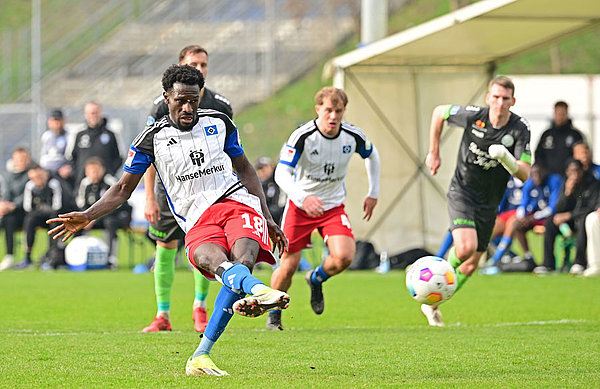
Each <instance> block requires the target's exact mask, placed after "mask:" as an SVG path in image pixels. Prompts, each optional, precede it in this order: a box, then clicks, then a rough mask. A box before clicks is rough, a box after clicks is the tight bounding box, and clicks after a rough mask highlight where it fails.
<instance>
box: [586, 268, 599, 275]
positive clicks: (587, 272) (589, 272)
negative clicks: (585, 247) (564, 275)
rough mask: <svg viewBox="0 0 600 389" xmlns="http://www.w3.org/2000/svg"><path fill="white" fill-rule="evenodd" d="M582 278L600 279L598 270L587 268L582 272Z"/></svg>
mask: <svg viewBox="0 0 600 389" xmlns="http://www.w3.org/2000/svg"><path fill="white" fill-rule="evenodd" d="M583 276H584V277H600V268H597V267H589V268H587V269H585V270H584V271H583Z"/></svg>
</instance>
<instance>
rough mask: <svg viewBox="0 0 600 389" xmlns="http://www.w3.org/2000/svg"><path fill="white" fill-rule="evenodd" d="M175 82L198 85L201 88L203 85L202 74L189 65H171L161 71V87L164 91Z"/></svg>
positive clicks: (171, 87)
mask: <svg viewBox="0 0 600 389" xmlns="http://www.w3.org/2000/svg"><path fill="white" fill-rule="evenodd" d="M176 82H180V83H182V84H185V85H198V87H199V88H200V89H202V88H203V87H204V76H202V73H201V72H200V71H199V70H198V69H196V68H194V67H191V66H189V65H171V66H169V67H168V68H167V70H165V72H164V73H163V76H162V87H163V89H164V90H165V92H169V91H170V90H171V89H173V84H175V83H176Z"/></svg>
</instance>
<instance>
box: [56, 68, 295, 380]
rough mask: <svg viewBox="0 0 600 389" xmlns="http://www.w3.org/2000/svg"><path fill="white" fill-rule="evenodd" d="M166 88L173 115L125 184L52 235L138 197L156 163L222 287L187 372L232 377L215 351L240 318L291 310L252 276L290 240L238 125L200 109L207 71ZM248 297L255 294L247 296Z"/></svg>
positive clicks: (192, 242) (139, 150)
mask: <svg viewBox="0 0 600 389" xmlns="http://www.w3.org/2000/svg"><path fill="white" fill-rule="evenodd" d="M162 85H163V89H164V94H163V95H164V97H165V100H166V101H167V104H168V106H169V115H168V116H164V117H163V118H161V119H160V120H159V121H157V122H156V123H154V124H153V125H152V126H149V127H147V128H146V129H145V130H144V131H143V132H142V133H140V134H139V135H138V136H137V138H136V139H134V141H133V143H132V145H131V147H130V148H129V154H128V157H127V160H126V161H125V166H124V167H123V170H124V171H125V172H124V173H123V175H122V176H121V179H120V180H119V181H118V182H117V183H116V184H115V185H113V186H111V187H110V189H109V190H108V191H107V192H106V193H105V194H104V196H102V197H101V198H100V200H99V201H97V202H96V203H95V204H94V205H92V206H91V207H90V208H88V209H87V210H86V211H84V212H70V213H67V214H64V215H59V217H58V218H55V219H51V220H48V221H47V223H52V222H57V223H61V224H60V225H59V226H58V227H56V228H53V229H52V230H51V231H49V234H51V235H54V234H55V238H59V237H63V240H66V239H68V238H69V237H71V236H72V235H73V234H74V233H75V232H77V231H79V230H81V229H82V228H84V227H85V226H86V225H87V224H89V223H90V222H91V221H92V220H95V219H97V218H99V217H101V216H103V215H105V214H107V213H108V212H110V211H112V210H113V209H115V208H116V207H118V206H119V205H120V204H122V203H124V202H125V201H126V200H127V199H128V198H129V197H130V196H131V193H132V192H133V190H134V189H135V188H136V186H137V184H138V183H139V181H140V179H141V178H142V175H143V174H144V173H145V171H146V169H147V168H148V166H150V164H154V165H155V168H156V170H157V173H158V174H159V175H160V177H161V180H162V183H163V185H164V186H165V191H166V192H167V193H168V195H169V200H170V201H169V206H170V207H171V212H172V213H173V215H175V217H176V220H177V222H178V223H179V226H180V227H181V228H182V229H183V230H184V231H185V232H186V253H187V255H188V258H189V260H190V262H191V263H192V264H193V265H194V266H195V267H196V268H197V269H198V270H201V271H202V272H203V274H205V275H206V276H208V277H214V278H215V279H217V280H218V281H219V282H220V283H222V284H223V286H222V288H221V290H220V291H219V294H218V295H217V297H216V299H215V309H214V312H213V314H212V316H211V318H210V320H209V322H208V325H207V328H206V331H205V332H204V336H203V337H202V339H201V341H200V345H199V346H198V349H197V350H196V351H195V352H194V354H193V356H192V357H191V358H190V359H189V360H188V362H187V365H186V373H187V374H188V375H203V374H211V375H227V372H225V371H223V370H221V369H219V368H218V367H217V366H216V365H215V364H214V363H213V361H212V360H211V358H210V356H209V353H210V351H211V349H212V347H213V345H214V343H215V342H216V341H217V339H218V338H219V337H220V335H221V334H222V333H223V331H224V330H225V327H226V326H227V324H228V323H229V320H230V319H231V316H232V315H233V313H234V312H235V313H238V314H240V315H243V316H251V317H255V316H259V315H262V314H263V313H265V312H266V311H267V310H270V309H284V308H287V307H288V305H289V296H288V295H287V294H286V293H284V292H281V291H278V290H273V289H271V288H268V287H267V286H265V285H264V284H263V283H262V282H261V281H260V280H259V279H257V278H256V277H254V276H253V275H252V274H251V271H252V269H253V267H254V264H255V262H256V261H259V262H263V261H264V262H268V263H270V264H275V260H274V257H273V254H272V253H271V251H270V250H271V245H270V242H269V238H270V239H271V240H272V241H273V243H274V244H275V245H276V248H277V249H278V250H279V251H280V252H283V250H284V249H286V248H287V240H286V238H285V235H284V234H283V232H282V231H281V229H280V228H279V227H278V226H277V224H276V223H275V221H273V218H272V216H271V214H270V213H269V209H268V208H267V205H266V201H265V196H264V193H263V191H262V188H261V185H260V182H259V181H258V177H257V176H256V172H255V171H254V168H253V167H252V165H251V164H250V162H249V161H248V159H247V158H246V156H245V154H244V150H243V149H242V147H241V145H240V144H239V142H238V133H237V128H236V127H235V125H234V124H233V122H232V121H231V119H230V118H229V117H228V116H227V115H225V114H223V113H221V112H217V111H214V110H209V109H201V108H198V103H199V102H200V90H201V89H202V87H203V86H204V79H203V76H202V73H200V71H198V70H197V69H195V68H193V67H191V66H187V65H172V66H170V67H169V68H168V69H167V70H166V71H165V72H164V74H163V78H162ZM173 140H174V141H175V142H173ZM233 169H235V171H236V173H237V174H234V172H233ZM238 177H239V178H238ZM246 294H249V295H250V296H249V297H245V298H244V296H245V295H246Z"/></svg>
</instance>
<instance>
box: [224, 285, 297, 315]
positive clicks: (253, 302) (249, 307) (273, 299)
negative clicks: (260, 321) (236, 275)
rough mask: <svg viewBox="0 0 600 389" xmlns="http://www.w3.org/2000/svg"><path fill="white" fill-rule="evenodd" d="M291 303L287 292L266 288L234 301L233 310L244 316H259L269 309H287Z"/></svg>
mask: <svg viewBox="0 0 600 389" xmlns="http://www.w3.org/2000/svg"><path fill="white" fill-rule="evenodd" d="M289 305H290V296H288V294H287V293H285V292H282V291H280V290H276V289H271V288H266V289H264V290H262V291H261V292H259V293H257V294H253V295H251V296H248V297H245V298H243V299H239V300H238V301H236V302H235V303H233V312H235V313H237V314H238V315H242V316H249V317H257V316H260V315H262V314H263V313H265V312H268V311H273V310H281V309H285V308H287V307H289Z"/></svg>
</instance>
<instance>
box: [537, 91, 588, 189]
mask: <svg viewBox="0 0 600 389" xmlns="http://www.w3.org/2000/svg"><path fill="white" fill-rule="evenodd" d="M581 140H583V135H581V132H579V130H577V129H576V128H575V127H573V124H572V123H571V119H569V106H568V105H567V103H565V102H564V101H558V102H556V104H554V120H553V121H552V126H551V127H550V128H549V129H548V130H546V131H544V133H543V134H542V136H541V137H540V141H539V143H538V146H537V149H536V150H535V163H538V164H540V165H542V166H543V167H544V168H545V170H546V172H548V174H560V175H561V176H563V177H564V175H565V169H566V167H567V162H568V160H569V158H571V157H572V156H573V145H574V144H575V142H578V141H581Z"/></svg>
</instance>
